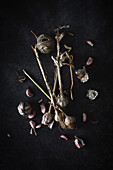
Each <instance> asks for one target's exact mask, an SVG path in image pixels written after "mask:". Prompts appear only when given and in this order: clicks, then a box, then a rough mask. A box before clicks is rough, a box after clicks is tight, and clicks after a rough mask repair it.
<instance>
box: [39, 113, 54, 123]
mask: <svg viewBox="0 0 113 170" xmlns="http://www.w3.org/2000/svg"><path fill="white" fill-rule="evenodd" d="M52 119H53V115H52V114H51V113H50V112H46V113H45V114H44V115H43V116H42V122H41V124H43V125H49V124H50V123H51V121H52Z"/></svg>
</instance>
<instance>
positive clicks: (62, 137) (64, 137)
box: [60, 135, 68, 140]
mask: <svg viewBox="0 0 113 170" xmlns="http://www.w3.org/2000/svg"><path fill="white" fill-rule="evenodd" d="M60 138H61V139H65V140H68V138H67V137H66V136H65V135H61V136H60Z"/></svg>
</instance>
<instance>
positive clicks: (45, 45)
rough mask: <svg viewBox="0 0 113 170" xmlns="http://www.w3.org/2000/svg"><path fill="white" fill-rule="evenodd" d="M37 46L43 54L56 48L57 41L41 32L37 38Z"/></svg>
mask: <svg viewBox="0 0 113 170" xmlns="http://www.w3.org/2000/svg"><path fill="white" fill-rule="evenodd" d="M36 46H37V48H38V50H39V51H40V52H41V53H43V54H49V53H50V52H51V51H52V50H54V47H55V42H54V40H53V38H51V37H50V36H49V35H48V34H41V35H40V36H39V37H38V38H37V45H36Z"/></svg>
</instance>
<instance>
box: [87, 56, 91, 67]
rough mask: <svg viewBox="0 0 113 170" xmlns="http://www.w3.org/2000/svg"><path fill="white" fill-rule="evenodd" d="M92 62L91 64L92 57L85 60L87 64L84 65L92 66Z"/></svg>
mask: <svg viewBox="0 0 113 170" xmlns="http://www.w3.org/2000/svg"><path fill="white" fill-rule="evenodd" d="M92 62H93V58H92V57H89V58H88V60H87V62H86V65H87V66H89V65H91V64H92Z"/></svg>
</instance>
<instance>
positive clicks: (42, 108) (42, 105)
mask: <svg viewBox="0 0 113 170" xmlns="http://www.w3.org/2000/svg"><path fill="white" fill-rule="evenodd" d="M40 109H41V112H42V113H43V114H45V112H46V107H45V105H44V104H43V103H42V104H41V105H40Z"/></svg>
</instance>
